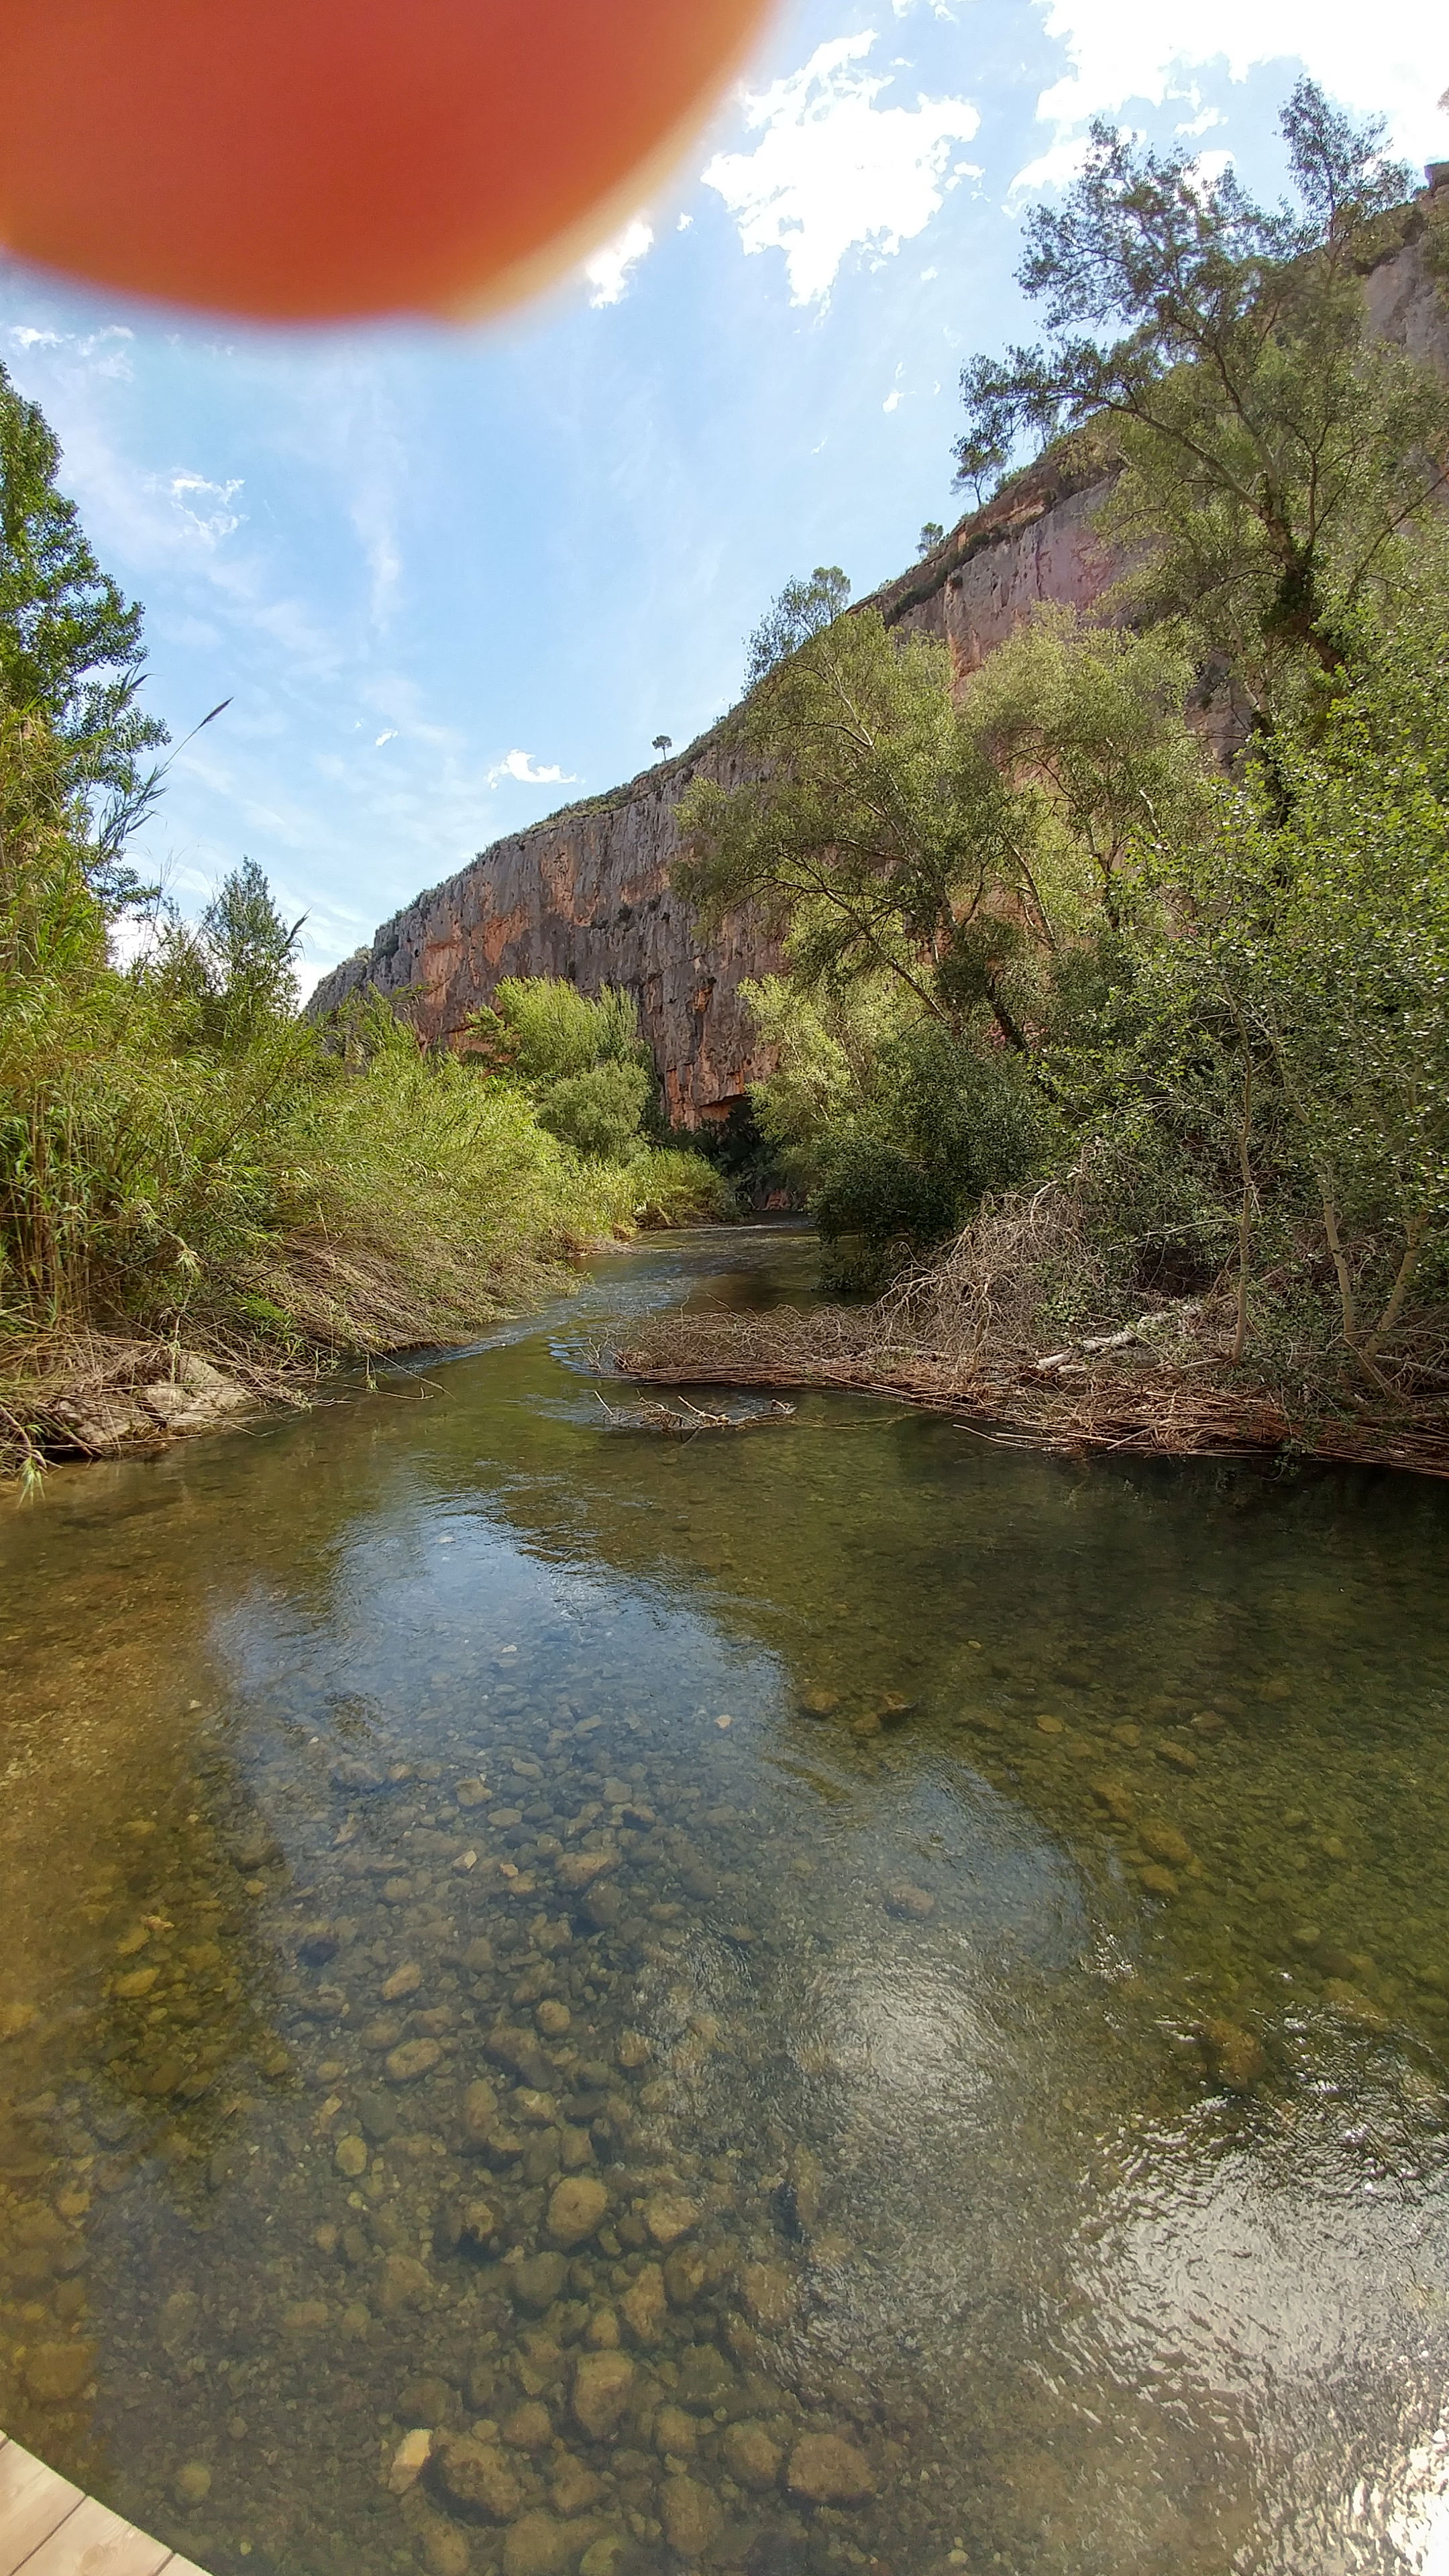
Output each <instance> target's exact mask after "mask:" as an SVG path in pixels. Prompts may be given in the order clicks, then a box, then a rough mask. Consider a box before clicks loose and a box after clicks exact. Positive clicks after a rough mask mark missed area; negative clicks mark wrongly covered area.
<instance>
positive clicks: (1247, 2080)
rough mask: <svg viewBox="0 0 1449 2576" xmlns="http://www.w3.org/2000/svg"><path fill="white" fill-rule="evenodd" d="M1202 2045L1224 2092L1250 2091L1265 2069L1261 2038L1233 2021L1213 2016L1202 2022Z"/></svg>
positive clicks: (1257, 2082) (1262, 2075)
mask: <svg viewBox="0 0 1449 2576" xmlns="http://www.w3.org/2000/svg"><path fill="white" fill-rule="evenodd" d="M1201 2036H1202V2044H1203V2048H1204V2050H1205V2052H1206V2055H1207V2061H1208V2065H1209V2067H1210V2068H1211V2070H1212V2073H1213V2075H1214V2077H1215V2078H1216V2080H1217V2082H1218V2083H1219V2084H1221V2085H1222V2087H1223V2089H1224V2091H1225V2092H1228V2093H1251V2092H1252V2091H1253V2089H1254V2087H1255V2086H1256V2085H1258V2084H1260V2083H1261V2082H1262V2080H1263V2077H1264V2076H1265V2075H1266V2074H1267V2072H1268V2060H1267V2057H1266V2055H1265V2053H1264V2050H1263V2044H1262V2041H1261V2040H1259V2039H1255V2038H1254V2036H1253V2033H1252V2032H1251V2031H1250V2030H1242V2029H1240V2028H1239V2026H1238V2024H1237V2023H1236V2022H1231V2021H1223V2020H1220V2019H1217V2018H1214V2019H1212V2020H1209V2021H1205V2022H1204V2023H1203V2025H1202V2033H1201Z"/></svg>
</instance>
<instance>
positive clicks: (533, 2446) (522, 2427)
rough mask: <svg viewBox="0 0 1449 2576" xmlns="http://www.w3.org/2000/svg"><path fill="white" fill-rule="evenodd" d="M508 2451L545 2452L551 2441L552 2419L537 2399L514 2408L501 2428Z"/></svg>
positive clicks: (530, 2399)
mask: <svg viewBox="0 0 1449 2576" xmlns="http://www.w3.org/2000/svg"><path fill="white" fill-rule="evenodd" d="M502 2431H503V2439H504V2441H505V2442H506V2443H507V2444H508V2447H509V2449H510V2451H545V2450H547V2448H548V2445H549V2443H550V2442H551V2441H552V2440H553V2418H552V2416H551V2415H550V2414H549V2411H548V2408H547V2407H546V2406H540V2404H539V2402H538V2400H537V2398H533V2397H531V2398H529V2399H528V2400H527V2401H526V2403H525V2404H524V2405H522V2406H515V2408H514V2410H513V2412H512V2414H511V2415H510V2416H508V2417H507V2418H506V2419H505V2421H504V2424H503V2427H502Z"/></svg>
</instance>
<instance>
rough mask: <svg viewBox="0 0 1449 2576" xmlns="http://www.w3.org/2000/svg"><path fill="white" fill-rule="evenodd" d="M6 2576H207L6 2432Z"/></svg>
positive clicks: (0, 2563) (1, 2558) (2, 2456)
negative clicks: (72, 2481) (113, 2511)
mask: <svg viewBox="0 0 1449 2576" xmlns="http://www.w3.org/2000/svg"><path fill="white" fill-rule="evenodd" d="M0 2576H202V2570H201V2569H200V2568H199V2567H193V2565H192V2563H191V2561H190V2559H189V2558H181V2557H179V2556H178V2555H177V2553H176V2551H175V2550H174V2549H168V2548H167V2546H166V2544H165V2542H164V2541H161V2540H149V2539H148V2538H147V2536H146V2534H145V2532H144V2531H138V2530H137V2529H136V2527H135V2524H134V2523H130V2522H123V2521H122V2520H121V2517H120V2515H119V2514H118V2513H112V2512H111V2510H110V2508H109V2506H107V2505H103V2504H98V2503H97V2502H96V2499H95V2497H94V2496H88V2495H84V2494H83V2493H82V2492H81V2489H80V2488H79V2487H77V2486H72V2484H71V2482H70V2480H69V2478H63V2477H60V2476H59V2475H58V2474H57V2472H56V2471H55V2470H54V2469H48V2468H47V2467H46V2465H45V2462H44V2461H43V2460H37V2459H36V2458H35V2456H34V2454H33V2452H30V2451H26V2450H22V2448H21V2446H20V2444H19V2443H18V2442H12V2441H10V2440H9V2439H8V2437H7V2436H6V2435H5V2434H4V2433H0Z"/></svg>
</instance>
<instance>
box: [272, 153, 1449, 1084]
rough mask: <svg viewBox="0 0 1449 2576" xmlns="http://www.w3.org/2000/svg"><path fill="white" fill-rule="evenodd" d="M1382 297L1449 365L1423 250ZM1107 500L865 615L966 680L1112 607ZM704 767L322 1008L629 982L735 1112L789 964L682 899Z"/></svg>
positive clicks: (565, 822) (554, 840)
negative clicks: (360, 996) (683, 848)
mask: <svg viewBox="0 0 1449 2576" xmlns="http://www.w3.org/2000/svg"><path fill="white" fill-rule="evenodd" d="M1424 202H1425V203H1427V202H1428V201H1427V199H1426V200H1425V201H1424ZM1366 293H1367V300H1368V307H1369V314H1370V319H1371V321H1372V323H1373V325H1374V328H1375V329H1376V330H1379V331H1381V332H1382V333H1383V334H1384V336H1385V337H1386V338H1388V339H1391V340H1396V341H1398V342H1400V343H1401V344H1402V345H1403V346H1404V347H1405V348H1406V349H1407V350H1408V351H1409V353H1410V355H1411V356H1413V357H1415V358H1416V359H1419V360H1421V361H1423V360H1431V361H1432V360H1438V361H1439V362H1441V363H1443V364H1446V365H1449V316H1446V310H1445V305H1444V303H1443V301H1442V300H1441V298H1440V294H1439V291H1438V289H1437V287H1436V283H1435V280H1434V279H1433V278H1432V277H1431V275H1430V274H1429V271H1428V268H1427V266H1426V264H1425V261H1424V257H1423V249H1422V243H1421V241H1420V240H1419V239H1417V238H1416V239H1413V240H1410V241H1409V242H1407V243H1406V244H1405V246H1404V247H1403V248H1402V249H1401V250H1399V251H1398V252H1397V253H1395V255H1394V256H1393V257H1392V258H1390V259H1386V260H1384V261H1382V262H1381V263H1380V265H1379V266H1378V267H1377V268H1376V269H1375V270H1374V271H1373V272H1372V274H1371V276H1370V277H1369V279H1368V280H1367V285H1366ZM1102 497H1103V487H1102V485H1101V484H1100V483H1096V484H1093V483H1086V482H1083V481H1081V480H1080V479H1078V480H1073V479H1072V478H1071V476H1070V475H1068V474H1065V473H1064V472H1063V470H1062V467H1061V465H1060V463H1059V461H1057V460H1055V459H1050V458H1049V459H1044V460H1043V462H1042V464H1041V465H1039V466H1038V467H1036V468H1034V469H1033V470H1032V471H1031V472H1029V473H1027V474H1025V475H1021V476H1018V477H1017V478H1016V480H1015V481H1014V482H1013V483H1012V485H1011V487H1010V489H1009V490H1008V491H1006V492H1003V493H1001V494H999V495H998V497H997V498H996V499H995V500H994V501H991V502H988V504H987V505H986V507H985V509H983V510H977V511H974V512H972V513H971V514H970V515H969V516H968V517H966V518H964V519H962V520H961V521H960V523H959V525H958V526H956V527H955V528H953V529H952V530H951V532H950V534H949V536H947V537H945V538H944V539H943V540H942V542H941V544H940V545H939V546H937V547H936V548H935V549H934V551H933V552H932V553H931V554H930V555H928V556H927V558H926V560H925V562H924V563H921V564H916V565H913V566H912V568H911V569H910V571H909V572H907V573H903V574H902V575H901V576H900V578H899V579H898V580H896V581H893V582H888V583H887V584H886V586H885V587H884V589H882V590H880V591H878V592H877V593H876V594H875V597H874V600H873V601H871V602H868V603H866V604H867V605H873V606H875V607H877V608H879V609H880V611H881V613H882V615H883V616H884V618H885V620H886V622H887V624H888V625H892V626H897V625H899V626H906V627H909V628H911V629H913V630H915V631H918V632H921V633H924V634H929V635H936V636H939V637H940V638H941V639H942V640H943V641H944V642H945V643H947V644H948V645H949V646H950V649H951V656H952V661H953V664H954V666H955V669H956V671H957V673H958V675H959V677H960V679H961V680H962V681H963V682H964V681H966V680H967V679H968V678H969V676H970V674H971V673H972V672H973V671H975V670H977V669H979V667H980V665H981V663H982V662H983V661H984V660H985V659H986V656H987V655H988V654H989V653H992V652H994V651H995V649H996V647H997V646H998V645H999V644H1003V643H1005V642H1006V640H1007V638H1008V637H1009V636H1010V635H1012V634H1014V633H1015V631H1016V629H1017V628H1018V627H1019V626H1020V625H1021V623H1022V621H1023V620H1024V619H1025V618H1026V617H1028V616H1029V615H1030V614H1031V612H1032V610H1033V609H1035V608H1038V607H1040V606H1042V605H1043V604H1055V605H1059V606H1069V607H1075V608H1089V607H1091V605H1092V603H1093V602H1094V601H1095V600H1097V599H1099V598H1100V597H1101V595H1102V593H1103V591H1104V590H1105V589H1106V587H1107V585H1108V584H1109V582H1110V581H1111V580H1112V578H1113V574H1114V571H1115V569H1116V567H1115V565H1114V563H1113V560H1112V557H1111V555H1110V554H1109V553H1108V552H1107V550H1106V549H1105V548H1104V546H1103V545H1102V543H1101V541H1100V539H1099V538H1098V537H1097V535H1096V533H1095V529H1094V515H1095V512H1096V509H1097V507H1098V504H1099V503H1100V501H1101V499H1102ZM700 774H702V775H704V776H706V777H713V778H719V779H721V780H723V781H724V782H725V783H726V784H729V783H730V782H731V779H732V777H735V776H737V775H738V774H739V773H738V767H737V764H736V762H735V760H734V758H733V756H732V754H731V752H730V750H729V747H728V745H727V744H726V743H725V741H724V740H723V739H722V736H721V734H720V732H719V731H716V732H714V733H710V734H706V735H704V736H703V737H702V738H701V740H700V741H699V742H697V743H695V744H693V745H692V746H691V748H690V749H689V750H688V751H687V752H686V753H684V754H683V755H682V757H681V758H679V759H677V760H671V761H666V762H664V763H662V764H661V765H660V766H659V767H658V768H656V769H651V770H646V771H645V772H644V773H643V775H642V776H640V777H638V778H636V779H634V780H632V781H631V782H630V784H629V785H628V786H625V787H620V788H617V789H616V790H614V791H613V793H612V794H610V795H608V796H605V797H600V798H597V799H595V800H593V801H592V802H591V803H589V804H586V805H578V806H575V807H573V808H572V809H570V810H569V811H566V812H564V813H562V814H558V815H555V816H554V817H553V818H552V819H551V820H550V821H548V822H545V823H539V824H536V825H535V826H534V827H533V829H532V830H531V831H527V832H519V833H515V834H514V835H513V836H512V837H511V838H510V839H508V840H505V841H497V842H495V843H494V845H493V847H492V848H491V849H489V850H484V851H483V852H481V854H480V855H479V857H478V858H476V859H475V860H473V862H472V863H471V865H470V866H468V867H466V868H463V869H461V870H460V871H459V873H458V874H457V875H456V876H453V877H449V878H448V879H447V880H446V881H445V883H444V884H442V885H439V886H434V887H432V888H431V889H430V890H429V891H428V892H427V893H425V894H421V895H419V896H418V897H417V899H416V901H415V902H413V903H410V904H408V905H407V906H406V907H405V909H404V910H403V911H401V912H397V913H394V915H393V917H392V919H391V921H387V922H384V923H383V925H382V928H381V929H380V930H379V931H378V933H377V935H376V937H375V938H374V940H373V943H372V946H371V948H370V949H359V950H358V952H357V954H356V956H355V957H350V958H349V959H348V960H347V962H346V964H345V965H342V966H339V967H337V968H335V969H334V971H333V973H332V974H331V975H329V976H327V977H325V978H324V980H323V981H322V983H321V984H319V985H318V987H317V991H316V993H315V995H314V997H313V1000H312V1002H311V1004H310V1006H309V1007H310V1009H311V1010H312V1011H314V1012H316V1013H318V1014H321V1013H325V1012H327V1011H329V1010H331V1009H333V1008H334V1007H335V1006H336V1005H337V1004H338V1003H339V1002H343V1001H345V1000H346V999H347V997H348V996H349V994H352V993H355V992H357V991H359V990H360V989H361V988H362V987H363V986H364V985H367V984H372V985H373V986H375V987H376V989H377V990H378V991H379V992H382V993H386V994H397V993H403V992H410V993H413V994H415V995H416V997H417V998H416V1001H415V1003H414V1005H413V1012H414V1016H415V1018H416V1020H417V1024H418V1026H419V1028H420V1029H421V1031H422V1032H423V1034H424V1035H425V1036H426V1037H427V1038H428V1039H429V1040H431V1041H436V1040H439V1039H442V1040H446V1041H450V1042H456V1041H457V1039H458V1038H459V1037H460V1035H461V1034H462V1032H463V1030H464V1029H465V1027H466V1025H467V1022H468V1020H469V1018H470V1017H471V1015H472V1014H473V1013H474V1012H475V1011H476V1010H477V1009H478V1008H479V1007H480V1005H481V1004H483V1003H486V1002H487V1001H488V1000H489V999H490V998H491V996H492V994H493V991H494V988H495V986H496V985H497V984H498V983H500V982H501V980H502V979H503V977H504V976H506V975H562V976H567V977H569V978H570V979H571V980H572V981H573V982H575V983H577V985H578V986H579V989H580V991H581V992H585V993H597V992H598V991H599V989H600V987H601V986H602V985H605V984H617V985H622V986H623V987H624V988H625V989H626V990H627V991H629V992H631V993H633V994H634V995H635V997H636V998H637V1001H638V1004H639V1017H640V1024H641V1026H642V1028H643V1031H644V1034H645V1036H646V1037H647V1039H648V1041H649V1044H650V1046H651V1048H652V1049H653V1052H654V1058H655V1062H656V1063H657V1065H658V1067H659V1074H660V1080H661V1082H662V1084H663V1086H664V1093H665V1100H666V1103H667V1106H668V1110H669V1113H670V1116H671V1118H672V1119H673V1120H674V1122H675V1123H677V1124H679V1125H681V1126H686V1127H696V1126H701V1125H708V1124H710V1123H712V1122H714V1121H717V1120H720V1119H723V1118H725V1117H727V1116H728V1115H729V1112H730V1110H731V1109H732V1108H733V1107H734V1105H735V1104H736V1102H738V1101H739V1100H740V1099H742V1097H743V1095H744V1094H745V1092H746V1091H747V1090H748V1088H749V1086H750V1084H751V1083H752V1082H754V1081H757V1080H759V1079H760V1077H761V1076H762V1075H763V1074H765V1073H767V1072H768V1071H769V1070H770V1062H771V1059H770V1057H769V1054H768V1051H767V1050H764V1049H762V1048H761V1047H760V1046H759V1045H758V1043H757V1041H756V1040H755V1038H754V1035H753V1032H752V1029H751V1026H750V1020H749V1015H748V1013H747V1012H746V1011H745V1009H744V1006H743V1004H742V1003H741V1000H740V993H739V988H740V983H741V980H742V979H743V978H745V977H748V976H752V975H766V974H770V973H772V972H774V971H776V970H777V969H778V968H779V966H780V964H781V959H780V954H779V951H778V949H777V948H776V947H775V946H774V945H773V943H772V942H771V941H770V940H768V939H767V938H766V937H765V936H764V935H763V934H762V932H761V930H760V928H759V926H758V925H757V924H756V923H753V922H750V921H746V920H743V919H735V920H731V921H728V922H726V923H725V925H724V927H723V929H722V930H721V931H719V932H718V933H715V934H712V935H711V936H710V937H709V939H708V941H707V943H705V942H703V941H702V935H701V933H700V931H699V928H698V925H697V924H696V923H695V921H694V920H693V918H692V916H691V914H690V910H689V907H688V905H687V904H685V903H684V902H683V901H682V900H681V899H680V898H679V897H678V896H677V895H676V894H675V893H674V892H673V889H672V886H671V871H672V869H673V866H674V862H675V860H676V858H677V856H678V852H679V836H678V832H677V829H676V826H675V820H674V814H675V807H676V806H677V804H678V802H679V799H680V797H681V796H682V794H683V792H684V790H685V788H686V787H687V786H688V784H689V782H690V780H691V779H692V778H694V777H695V776H696V775H700Z"/></svg>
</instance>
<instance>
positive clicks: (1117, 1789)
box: [1087, 1779, 1137, 1825]
mask: <svg viewBox="0 0 1449 2576" xmlns="http://www.w3.org/2000/svg"><path fill="white" fill-rule="evenodd" d="M1087 1786H1088V1788H1089V1789H1090V1790H1091V1792H1092V1795H1093V1797H1094V1798H1095V1799H1096V1801H1097V1804H1098V1806H1099V1807H1104V1808H1105V1809H1106V1811H1107V1814H1108V1815H1109V1816H1110V1817H1111V1818H1112V1821H1113V1823H1114V1824H1118V1825H1130V1823H1131V1822H1132V1819H1133V1817H1134V1815H1135V1814H1136V1812H1137V1801H1136V1799H1135V1798H1134V1797H1133V1795H1132V1792H1131V1790H1130V1789H1129V1788H1128V1786H1127V1783H1126V1781H1125V1780H1111V1779H1103V1780H1089V1781H1088V1783H1087Z"/></svg>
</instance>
